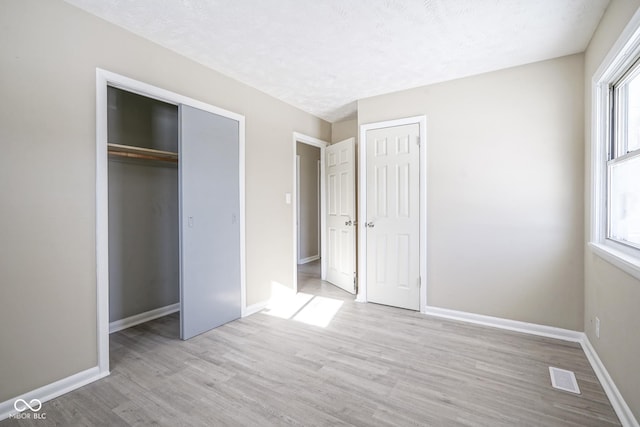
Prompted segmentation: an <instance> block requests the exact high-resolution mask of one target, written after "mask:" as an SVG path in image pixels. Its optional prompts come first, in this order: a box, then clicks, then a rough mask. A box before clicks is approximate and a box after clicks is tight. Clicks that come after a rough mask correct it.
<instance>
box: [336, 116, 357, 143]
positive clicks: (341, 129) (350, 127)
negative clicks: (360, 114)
mask: <svg viewBox="0 0 640 427" xmlns="http://www.w3.org/2000/svg"><path fill="white" fill-rule="evenodd" d="M347 138H355V139H356V141H357V140H358V119H349V120H343V121H341V122H335V123H331V143H336V142H340V141H344V140H345V139H347Z"/></svg>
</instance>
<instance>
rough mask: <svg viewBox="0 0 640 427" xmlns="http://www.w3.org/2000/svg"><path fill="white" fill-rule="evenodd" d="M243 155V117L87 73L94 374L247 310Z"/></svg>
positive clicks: (100, 72) (108, 74)
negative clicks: (92, 109) (92, 143)
mask: <svg viewBox="0 0 640 427" xmlns="http://www.w3.org/2000/svg"><path fill="white" fill-rule="evenodd" d="M244 147H245V118H244V116H242V115H240V114H237V113H234V112H231V111H228V110H225V109H222V108H219V107H216V106H213V105H211V104H207V103H205V102H202V101H199V100H196V99H193V98H189V97H186V96H183V95H180V94H178V93H175V92H171V91H168V90H165V89H162V88H159V87H156V86H152V85H149V84H146V83H144V82H140V81H137V80H133V79H131V78H128V77H125V76H122V75H119V74H116V73H112V72H109V71H106V70H102V69H99V68H98V69H96V273H97V284H96V288H97V289H96V290H97V306H98V313H97V336H98V339H97V343H96V344H97V352H98V370H99V375H101V376H106V375H108V374H109V359H110V356H111V358H112V359H115V360H116V361H117V357H118V356H122V355H123V354H125V353H126V352H125V351H124V350H126V348H127V347H129V346H130V345H131V344H132V343H133V342H137V343H141V345H144V346H146V347H147V349H149V347H148V346H149V345H154V343H155V344H159V343H162V342H163V341H165V340H167V339H170V340H173V339H178V338H179V339H181V340H188V339H190V338H192V337H195V336H197V335H200V334H203V333H205V332H207V331H210V330H212V329H214V328H217V327H218V326H221V325H223V324H225V323H227V322H231V321H233V320H236V319H238V318H240V317H241V316H242V315H243V314H244V313H245V312H246V306H247V305H246V289H245V244H244V239H245V237H244V236H245V215H244V194H245V192H244V164H245V162H244V152H245V151H244ZM140 324H142V325H140ZM135 325H138V326H136V327H133V326H135ZM130 327H133V328H130ZM129 328H130V329H129ZM115 331H121V332H120V333H118V334H115V335H111V337H112V339H110V332H115ZM110 341H111V343H110ZM111 346H114V348H117V349H118V350H115V351H114V352H113V353H111V352H110V348H111Z"/></svg>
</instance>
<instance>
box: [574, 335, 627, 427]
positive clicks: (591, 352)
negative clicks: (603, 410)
mask: <svg viewBox="0 0 640 427" xmlns="http://www.w3.org/2000/svg"><path fill="white" fill-rule="evenodd" d="M580 344H581V345H582V349H583V350H584V354H586V355H587V359H589V363H591V367H592V368H593V370H594V371H595V373H596V376H597V377H598V380H600V384H601V385H602V388H603V389H604V392H605V393H606V394H607V397H608V398H609V401H610V402H611V406H613V409H614V410H615V411H616V415H618V418H620V422H621V423H622V425H623V427H640V424H638V420H636V418H635V417H634V415H633V412H631V409H630V408H629V406H628V405H627V402H625V401H624V398H623V397H622V394H620V391H619V390H618V387H616V384H615V383H614V382H613V379H612V378H611V376H610V375H609V372H607V368H605V366H604V364H603V363H602V360H600V357H599V356H598V353H596V350H595V349H594V348H593V346H592V345H591V342H590V341H589V338H588V337H587V336H586V335H585V336H584V338H583V340H582V341H581V342H580Z"/></svg>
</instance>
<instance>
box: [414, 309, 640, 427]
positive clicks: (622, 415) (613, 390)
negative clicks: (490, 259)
mask: <svg viewBox="0 0 640 427" xmlns="http://www.w3.org/2000/svg"><path fill="white" fill-rule="evenodd" d="M424 314H426V315H430V316H435V317H441V318H444V319H451V320H459V321H462V322H468V323H474V324H476V325H483V326H489V327H492V328H499V329H506V330H508V331H516V332H522V333H525V334H530V335H538V336H543V337H547V338H555V339H559V340H563V341H570V342H577V343H579V344H580V345H581V346H582V350H583V351H584V353H585V355H586V356H587V359H588V360H589V363H590V364H591V367H592V368H593V370H594V372H595V373H596V376H597V377H598V380H599V381H600V384H601V385H602V388H603V389H604V391H605V393H606V395H607V397H608V398H609V401H610V402H611V406H612V407H613V409H614V411H615V412H616V415H617V416H618V418H619V419H620V422H621V423H622V425H623V427H640V425H639V424H638V421H637V420H636V418H635V417H634V415H633V412H631V409H630V408H629V406H628V405H627V403H626V402H625V400H624V398H623V397H622V394H620V391H619V390H618V387H616V385H615V383H614V382H613V379H612V378H611V376H609V373H608V372H607V369H606V368H605V366H604V364H603V363H602V361H601V360H600V357H598V353H596V351H595V349H594V348H593V346H592V345H591V342H589V338H588V337H587V335H586V334H585V333H584V332H578V331H572V330H569V329H562V328H555V327H553V326H545V325H537V324H535V323H527V322H520V321H517V320H509V319H502V318H500V317H491V316H485V315H482V314H475V313H467V312H464V311H457V310H450V309H446V308H439V307H427V308H426V309H425V311H424Z"/></svg>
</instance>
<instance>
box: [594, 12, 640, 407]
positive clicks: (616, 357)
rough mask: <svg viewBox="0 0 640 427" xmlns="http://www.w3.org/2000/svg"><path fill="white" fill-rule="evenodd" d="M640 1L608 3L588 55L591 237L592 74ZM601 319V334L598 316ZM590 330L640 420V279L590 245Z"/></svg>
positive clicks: (605, 363) (610, 371)
mask: <svg viewBox="0 0 640 427" xmlns="http://www.w3.org/2000/svg"><path fill="white" fill-rule="evenodd" d="M639 6H640V1H638V0H624V1H619V0H614V1H612V2H611V4H610V5H609V8H608V9H607V11H606V12H605V15H604V16H603V18H602V21H601V22H600V25H599V26H598V29H597V30H596V32H595V34H594V36H593V38H592V39H591V43H590V44H589V47H588V48H587V51H586V53H585V100H586V103H585V117H586V120H585V122H586V123H585V130H586V135H587V138H586V141H585V147H586V148H585V153H586V156H585V157H586V161H585V168H586V173H585V195H586V200H585V204H584V209H585V218H586V224H585V225H586V227H585V235H586V239H588V238H589V229H588V226H589V224H590V221H591V212H590V204H591V198H590V195H591V193H590V190H591V189H590V180H591V178H590V173H591V138H590V136H591V107H592V106H591V78H592V77H593V74H594V73H595V72H596V70H597V69H598V67H599V66H600V63H601V62H602V60H603V59H604V57H605V56H606V54H607V53H608V52H609V49H611V47H612V46H613V44H614V43H615V41H616V40H617V39H618V37H619V36H620V33H621V32H622V30H623V29H624V27H625V26H626V24H627V23H628V22H629V19H631V17H632V16H633V14H634V13H635V12H636V10H637V9H638V7H639ZM586 239H585V241H587V240H586ZM596 316H598V317H599V318H600V338H596V336H595V324H594V322H595V320H594V319H595V317H596ZM584 322H585V332H586V333H587V336H588V337H589V341H591V344H593V347H594V348H595V350H596V352H597V353H598V356H600V359H601V360H602V362H603V363H604V365H605V366H606V368H607V371H608V372H609V374H610V375H611V377H612V378H613V380H614V382H615V383H616V386H617V387H618V389H619V390H620V392H621V393H622V396H623V397H624V399H625V401H626V402H627V404H628V405H629V407H630V408H631V410H632V411H633V413H634V415H635V416H636V418H637V419H640V370H639V369H638V361H640V335H639V334H638V331H640V281H638V280H636V279H635V278H633V277H632V276H630V275H628V274H626V273H625V272H623V271H621V270H620V269H618V268H616V267H614V266H613V265H611V264H609V263H608V262H607V261H604V260H603V259H601V258H600V257H598V256H597V255H595V254H593V253H592V252H591V251H590V250H589V248H588V247H587V248H586V249H585V313H584Z"/></svg>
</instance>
